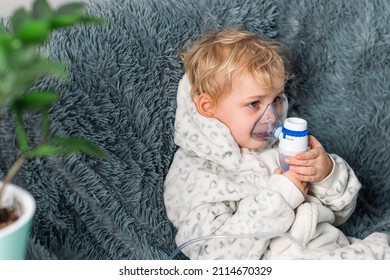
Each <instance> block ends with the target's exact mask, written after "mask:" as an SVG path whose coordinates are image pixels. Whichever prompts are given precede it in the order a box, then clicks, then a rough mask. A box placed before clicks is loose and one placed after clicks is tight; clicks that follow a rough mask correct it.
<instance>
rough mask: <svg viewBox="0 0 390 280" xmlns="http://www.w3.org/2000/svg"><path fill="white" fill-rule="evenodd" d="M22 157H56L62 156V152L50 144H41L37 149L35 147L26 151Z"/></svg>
mask: <svg viewBox="0 0 390 280" xmlns="http://www.w3.org/2000/svg"><path fill="white" fill-rule="evenodd" d="M23 155H24V156H25V157H27V158H33V157H42V156H58V155H63V151H62V149H61V148H58V147H56V146H54V145H50V144H42V145H39V146H38V147H35V148H34V149H32V150H31V151H26V152H24V153H23Z"/></svg>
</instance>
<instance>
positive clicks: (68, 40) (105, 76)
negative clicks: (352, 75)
mask: <svg viewBox="0 0 390 280" xmlns="http://www.w3.org/2000/svg"><path fill="white" fill-rule="evenodd" d="M88 6H89V11H90V13H91V14H94V15H98V16H101V17H104V18H106V19H107V20H108V23H107V24H104V25H101V26H80V27H77V28H72V29H68V30H65V31H61V32H58V33H56V34H55V36H53V38H52V40H51V42H50V44H49V46H48V49H49V50H50V53H51V55H52V57H53V58H55V59H57V58H59V59H62V60H64V61H67V62H68V63H69V70H70V73H71V76H72V77H71V80H70V81H69V82H67V83H62V84H60V83H58V82H56V81H52V80H48V79H45V80H42V81H40V82H39V83H38V84H37V85H36V87H37V88H44V89H50V90H57V91H58V92H59V93H60V95H61V96H60V100H59V101H58V102H57V104H56V105H55V106H54V107H53V108H52V110H51V114H50V116H51V120H52V131H53V133H54V134H58V135H80V136H85V137H88V138H90V139H91V140H93V141H94V142H96V143H97V144H99V145H100V146H101V147H103V148H104V149H105V150H106V151H107V152H108V153H109V159H108V160H97V159H93V158H88V157H86V156H84V155H80V154H77V155H74V156H70V157H66V158H60V159H58V158H45V159H36V160H31V161H29V162H28V163H27V164H26V165H24V167H23V170H22V172H21V173H20V174H19V176H18V178H17V180H16V183H17V184H19V185H21V186H23V187H25V188H26V189H28V190H29V191H30V192H31V193H32V194H33V195H34V197H35V198H36V200H37V203H38V208H37V213H36V215H35V219H34V222H33V228H32V234H31V240H30V246H29V250H28V258H31V259H41V258H43V259H166V258H167V257H168V255H169V254H170V253H171V252H172V251H173V250H174V249H175V243H174V236H175V230H174V228H173V226H172V225H171V224H170V223H169V222H168V220H167V217H166V214H165V208H164V205H163V198H162V192H163V181H164V178H165V174H166V173H167V171H168V168H169V165H170V163H171V160H172V157H173V154H174V152H175V150H176V146H175V144H174V142H173V123H174V114H175V110H176V91H177V84H178V81H179V79H180V78H181V77H182V75H183V68H182V65H181V63H180V59H179V50H180V49H181V48H183V47H184V46H185V45H186V44H187V43H189V42H191V41H192V40H193V39H194V38H196V37H197V35H198V34H200V33H203V32H207V31H208V30H215V29H222V28H223V27H226V26H237V25H240V26H245V28H247V29H250V30H252V31H255V32H258V33H259V34H264V35H266V36H268V37H272V36H275V34H276V32H275V31H274V29H275V26H274V18H275V16H276V11H275V8H276V7H275V5H273V4H272V3H270V2H269V1H267V0H256V1H252V0H251V1H249V0H246V1H234V0H231V1H230V0H229V1H212V2H210V1H207V0H201V1H191V0H180V1H173V0H169V1H160V0H147V1H144V0H127V1H124V0H122V1H120V0H112V1H89V2H88ZM9 122H11V120H9V119H8V120H7V122H4V123H2V124H1V127H0V129H1V144H0V146H1V147H2V148H1V159H2V162H1V170H2V171H3V172H4V170H5V169H6V168H7V167H8V166H9V165H10V162H11V160H12V159H14V158H15V151H14V148H15V144H14V141H13V134H11V133H10V132H8V131H7V129H8V127H9V126H10V123H9ZM26 122H27V123H28V126H29V134H30V135H31V136H32V138H33V139H34V140H33V141H35V142H36V141H38V139H39V134H38V132H37V126H36V125H37V123H38V121H37V118H36V117H35V116H30V117H29V118H27V119H26ZM181 257H182V256H180V255H179V256H178V258H181Z"/></svg>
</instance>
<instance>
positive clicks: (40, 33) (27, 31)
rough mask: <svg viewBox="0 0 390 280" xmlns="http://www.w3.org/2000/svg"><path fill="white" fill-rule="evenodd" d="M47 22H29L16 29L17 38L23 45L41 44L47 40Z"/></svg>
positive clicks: (48, 30)
mask: <svg viewBox="0 0 390 280" xmlns="http://www.w3.org/2000/svg"><path fill="white" fill-rule="evenodd" d="M49 28H50V25H49V21H45V20H29V21H26V22H24V23H23V24H22V25H21V26H20V27H19V29H18V32H17V36H18V38H19V39H20V40H21V41H22V42H24V43H27V44H29V43H35V44H43V43H44V42H46V40H47V39H48V38H49V34H50V29H49Z"/></svg>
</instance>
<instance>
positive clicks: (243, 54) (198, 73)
mask: <svg viewBox="0 0 390 280" xmlns="http://www.w3.org/2000/svg"><path fill="white" fill-rule="evenodd" d="M285 52H286V48H285V47H284V46H283V45H281V44H280V43H278V42H276V41H272V40H265V39H263V38H260V37H259V36H258V35H257V34H255V33H252V32H249V31H246V30H244V29H241V28H229V29H226V30H223V31H220V32H215V33H208V34H205V35H204V36H202V37H201V38H200V39H198V40H197V41H195V42H194V43H193V44H191V45H190V46H189V47H188V48H187V49H186V50H184V51H183V52H182V53H181V58H182V60H183V63H184V68H185V72H186V73H187V76H188V79H189V82H190V85H191V97H192V99H193V100H194V101H195V100H196V97H197V96H198V95H199V94H200V93H202V92H207V93H208V94H209V95H210V96H211V98H212V99H213V100H215V101H218V100H219V99H220V98H221V97H222V96H224V95H226V94H227V93H228V92H229V89H230V87H231V84H232V80H233V76H234V75H237V74H240V73H243V72H245V73H250V74H252V76H253V77H254V79H255V80H256V81H258V82H259V84H260V85H261V86H263V87H265V88H270V87H272V85H273V83H272V81H273V77H275V76H278V77H282V78H283V79H284V80H287V79H288V73H287V71H286V56H285Z"/></svg>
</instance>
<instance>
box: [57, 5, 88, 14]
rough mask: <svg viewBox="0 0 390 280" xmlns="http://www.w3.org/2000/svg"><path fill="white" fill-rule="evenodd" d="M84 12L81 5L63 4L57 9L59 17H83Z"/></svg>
mask: <svg viewBox="0 0 390 280" xmlns="http://www.w3.org/2000/svg"><path fill="white" fill-rule="evenodd" d="M85 12H86V7H85V5H84V4H83V3H77V2H74V3H69V4H65V5H63V6H61V7H59V8H58V9H57V14H59V15H69V14H72V15H79V16H80V15H83V14H84V13H85Z"/></svg>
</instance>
